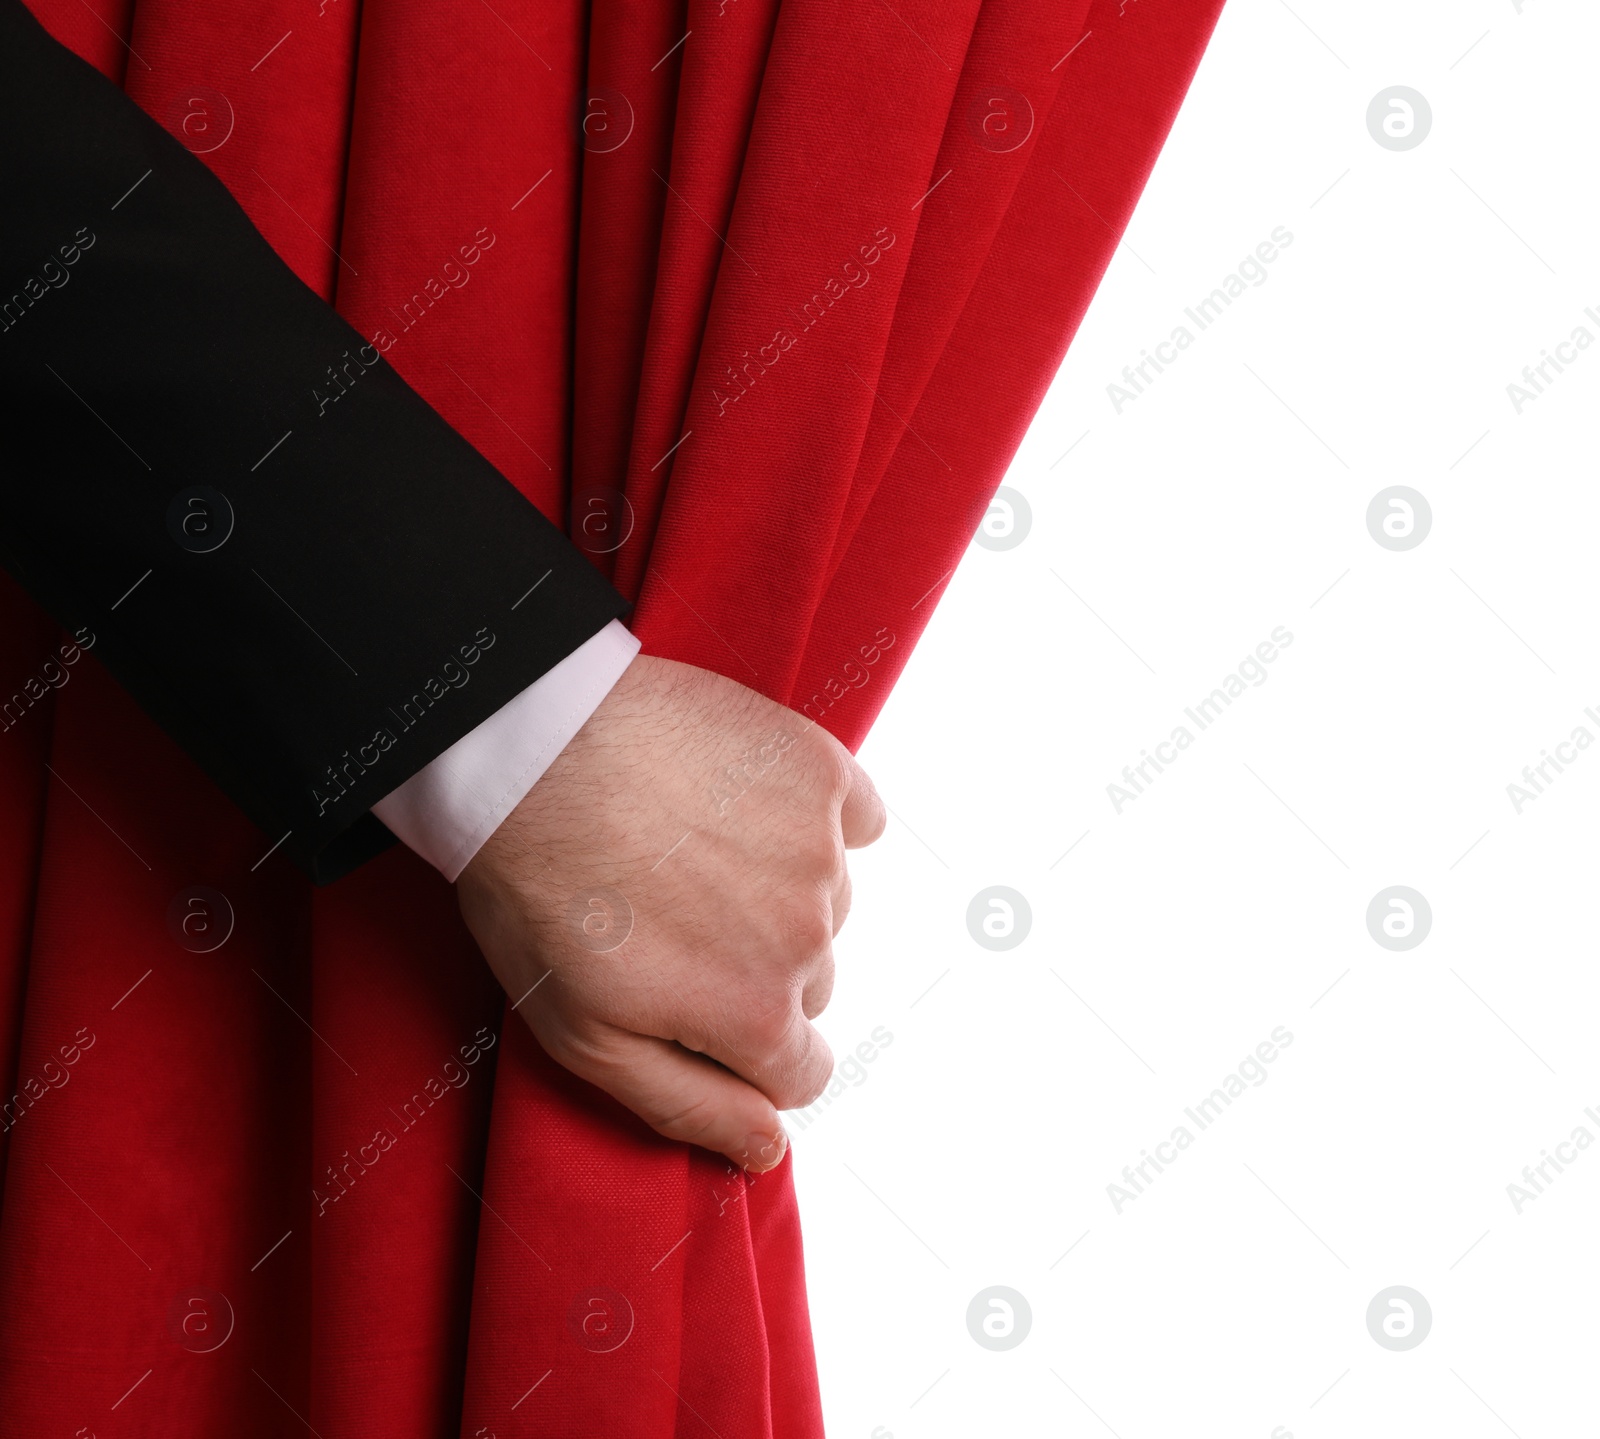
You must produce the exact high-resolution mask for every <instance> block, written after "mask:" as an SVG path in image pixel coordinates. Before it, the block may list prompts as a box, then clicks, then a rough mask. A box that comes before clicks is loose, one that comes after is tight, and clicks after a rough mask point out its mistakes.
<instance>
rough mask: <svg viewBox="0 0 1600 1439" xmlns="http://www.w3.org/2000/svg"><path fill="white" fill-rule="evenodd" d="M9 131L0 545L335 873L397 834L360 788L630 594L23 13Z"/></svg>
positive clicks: (316, 872) (49, 604)
mask: <svg viewBox="0 0 1600 1439" xmlns="http://www.w3.org/2000/svg"><path fill="white" fill-rule="evenodd" d="M0 136H3V137H4V143H3V145H0V560H3V562H4V564H5V566H6V567H7V568H8V569H10V570H11V571H12V573H13V574H14V575H15V576H16V578H17V579H18V581H19V582H20V583H21V584H22V585H23V586H24V587H25V588H26V589H27V590H28V591H29V592H30V593H31V594H32V595H33V596H34V597H35V598H36V599H37V600H38V601H39V602H40V603H41V604H43V605H44V606H45V608H47V609H48V610H50V611H51V613H52V614H53V615H54V616H55V617H56V619H57V620H58V621H59V622H60V623H62V624H63V625H64V626H65V627H66V628H67V629H69V630H77V631H87V632H88V634H89V635H91V636H92V638H93V649H94V654H95V655H96V656H97V657H98V658H99V659H100V660H101V661H102V662H103V663H104V664H105V665H106V667H107V668H108V669H109V670H110V671H111V672H112V674H114V675H115V676H116V677H117V678H118V680H119V681H120V682H121V683H122V684H123V685H124V686H126V688H127V689H128V690H129V691H130V692H131V693H132V695H133V696H134V697H135V699H137V700H138V702H139V703H140V704H141V705H142V706H143V707H144V708H145V709H146V710H147V711H148V712H149V713H150V714H151V715H152V716H153V717H154V718H155V719H156V720H157V721H158V722H159V723H160V724H161V725H162V726H163V728H165V729H166V730H167V731H168V732H169V733H170V734H171V735H172V736H173V737H174V738H175V739H176V740H177V741H178V742H179V743H180V744H181V745H183V746H184V748H185V749H186V750H187V751H188V752H189V754H190V755H192V756H193V758H194V759H195V760H196V761H197V762H198V763H199V764H200V765H201V766H202V767H203V768H204V769H205V770H206V772H207V773H208V774H210V776H211V777H212V778H213V779H214V780H215V781H216V782H217V784H218V785H220V786H221V788H222V789H223V790H224V791H226V793H227V794H228V795H229V796H230V797H231V798H232V799H233V800H234V801H235V802H236V803H237V804H238V805H239V806H240V808H241V809H243V810H244V811H245V813H246V814H247V815H249V816H250V817H251V819H253V820H254V821H255V822H256V823H257V824H259V825H260V826H261V828H262V829H263V830H264V831H265V833H266V835H267V836H268V838H269V839H271V840H278V839H279V838H280V837H283V836H287V837H286V838H284V839H283V849H284V851H285V852H286V853H287V854H289V855H290V856H292V857H293V858H294V859H295V860H296V862H298V863H299V864H300V865H301V866H303V867H304V868H305V869H306V870H307V871H308V872H309V873H310V874H311V875H312V877H313V878H315V879H317V880H318V881H327V880H329V879H333V878H336V877H337V876H338V875H339V874H341V873H343V872H345V871H346V870H348V869H350V868H352V867H353V866H354V865H356V864H359V863H361V862H362V861H363V860H365V859H367V858H368V857H370V856H371V855H372V854H374V853H376V852H377V851H378V850H380V849H382V848H383V847H384V846H385V845H386V844H388V843H390V842H391V840H392V836H390V835H389V833H388V831H387V830H385V829H384V828H383V826H382V825H381V824H379V822H378V821H377V819H376V818H375V817H374V816H372V815H371V814H370V813H369V812H368V811H369V808H370V806H371V805H372V804H373V803H374V802H375V801H376V800H378V799H380V798H382V797H383V796H384V795H385V794H387V793H388V792H389V791H390V790H392V789H394V788H395V787H396V786H397V785H399V784H400V783H401V782H402V781H403V780H405V779H407V778H409V777H410V776H411V775H412V774H414V773H415V772H416V771H417V770H419V769H420V768H422V766H423V765H425V764H427V763H428V762H429V761H430V760H432V759H433V758H434V757H435V756H437V755H438V754H439V753H440V752H441V751H442V750H444V749H446V748H447V747H448V746H449V745H451V744H453V743H454V742H455V741H456V740H457V739H459V738H460V737H461V736H462V735H464V734H465V733H466V732H467V731H468V730H470V729H472V728H473V727H474V726H476V725H477V724H478V723H480V722H481V721H482V720H484V719H485V718H487V717H488V716H489V715H490V714H492V713H493V712H494V711H495V710H496V709H498V708H499V707H500V706H501V705H503V704H504V703H505V702H506V701H507V700H509V699H510V698H511V697H512V696H513V695H515V694H516V693H517V692H518V691H520V690H521V689H523V688H524V687H526V686H527V685H529V684H531V683H532V682H533V681H534V680H535V679H537V678H538V677H539V676H540V675H541V674H543V673H544V672H545V671H546V670H548V669H550V668H551V667H552V666H553V665H555V664H556V663H557V662H558V661H559V660H561V659H562V658H564V657H565V656H566V655H568V654H570V653H571V652H572V651H573V650H575V649H576V648H577V647H578V646H579V645H581V644H582V643H583V642H584V641H585V640H586V639H588V638H589V637H590V636H591V635H593V634H595V633H596V632H597V631H598V630H600V629H601V628H602V627H603V626H604V625H605V624H606V623H607V622H608V621H609V620H611V619H613V618H615V617H618V616H620V615H621V614H623V613H624V611H625V610H626V608H627V606H626V604H625V602H624V601H623V600H622V598H621V597H620V596H619V595H617V593H616V592H615V591H614V590H613V589H612V588H611V587H610V586H609V585H608V584H607V583H606V582H605V580H604V579H603V578H602V577H601V576H600V575H599V573H598V572H597V571H596V570H595V569H594V568H593V566H592V565H591V564H590V563H589V561H588V560H587V559H586V558H585V557H584V555H583V554H582V553H581V552H580V551H579V550H577V549H576V548H575V547H574V546H573V545H572V544H571V543H570V542H569V541H568V540H567V539H566V538H565V537H564V536H563V535H562V534H561V532H560V531H559V530H558V529H556V528H555V527H554V526H553V525H551V524H550V523H549V522H547V521H546V520H545V519H544V517H543V516H542V515H540V513H539V512H538V510H537V509H535V507H534V506H533V505H531V504H529V503H528V502H527V501H526V500H525V499H524V498H523V497H522V496H521V494H519V493H518V491H517V490H516V489H515V488H514V487H513V486H512V485H511V483H510V482H509V481H508V480H506V479H505V478H504V477H503V476H502V475H500V474H499V472H498V471H496V470H495V469H494V467H493V466H492V465H490V464H489V462H488V461H487V460H485V459H484V458H483V457H482V456H481V455H480V454H479V453H478V452H477V451H476V450H474V449H473V448H472V446H471V445H469V444H468V443H467V442H466V441H465V440H464V439H462V438H461V437H460V436H459V435H458V434H457V433H456V432H455V431H454V430H452V429H451V428H450V426H449V425H448V424H446V423H445V422H444V420H442V419H441V418H440V417H439V416H438V414H437V413H436V412H435V411H434V410H433V409H431V408H430V407H429V406H428V404H427V403H426V402H425V401H423V400H422V399H421V398H420V397H419V396H418V395H417V394H416V393H415V392H414V391H413V390H412V389H411V388H410V387H409V386H408V385H407V384H406V383H405V381H404V380H402V379H401V378H400V376H399V375H398V374H397V373H396V372H395V371H394V370H393V369H392V368H390V366H389V365H388V363H387V362H386V361H384V360H383V359H382V358H381V356H379V354H378V353H377V351H376V350H374V349H373V348H372V347H371V346H370V345H367V344H366V343H365V342H364V340H363V338H362V337H361V336H360V335H358V334H357V333H356V332H355V331H354V330H353V329H351V327H350V326H349V325H347V324H346V323H345V322H344V321H343V320H341V319H340V318H339V317H338V315H336V314H335V313H334V312H333V311H332V310H331V309H330V308H329V307H328V306H327V305H326V304H324V303H323V301H322V300H321V299H319V298H318V297H317V296H316V295H315V294H313V293H312V292H311V291H310V290H308V289H307V288H306V287H305V286H304V285H302V284H301V283H300V281H299V280H298V279H296V278H295V276H294V275H293V274H292V273H291V271H290V270H289V269H288V267H287V266H285V265H284V264H283V263H282V262H281V261H280V260H279V259H278V258H277V256H276V255H275V254H274V253H273V252H272V250H271V248H270V247H269V246H268V245H267V243H266V241H265V240H263V239H262V237H261V235H260V234H259V233H258V232H257V231H256V230H255V228H254V227H253V226H252V225H251V224H250V222H249V220H248V219H247V218H246V216H245V214H244V212H243V211H242V210H241V209H240V208H239V206H238V205H237V204H236V203H235V202H234V200H233V199H232V197H231V196H230V195H229V194H228V192H227V190H226V189H225V188H224V187H223V185H222V184H221V183H220V182H219V181H218V180H217V179H216V178H215V177H214V176H213V175H212V174H211V172H210V171H209V170H208V169H207V168H206V166H205V165H204V164H202V163H201V162H200V161H199V160H197V159H196V158H195V157H194V156H192V155H191V154H189V153H188V151H187V150H185V149H184V148H183V147H182V146H181V145H179V144H178V143H177V142H176V141H175V140H174V139H172V138H171V137H170V136H169V135H168V134H167V133H166V132H165V131H164V130H163V129H161V127H160V126H159V125H157V124H155V123H154V122H153V121H151V120H150V119H149V118H148V117H147V116H146V115H145V114H144V112H143V111H141V110H140V109H139V108H138V106H136V105H135V104H134V103H133V102H132V101H130V100H129V99H128V98H127V97H126V96H125V95H123V93H122V92H121V91H120V90H118V89H117V88H116V87H115V86H114V85H112V84H110V83H109V82H108V81H106V80H105V79H104V78H103V77H102V76H101V75H100V74H99V73H98V72H96V71H95V70H93V69H92V68H91V67H90V66H88V65H86V64H84V63H83V62H82V61H80V60H79V59H78V58H77V57H76V56H74V55H73V54H71V53H70V52H69V51H68V50H66V49H65V48H64V47H62V46H60V45H58V44H57V43H56V42H55V41H54V40H52V39H51V38H50V37H49V36H48V35H47V34H46V33H45V32H44V30H43V29H42V28H40V27H39V25H38V24H37V22H36V21H35V20H34V19H33V17H32V16H31V15H30V14H29V13H28V12H27V11H26V10H25V9H24V8H23V6H22V5H20V4H18V3H16V0H0ZM330 366H331V367H332V368H333V370H334V371H335V372H336V374H337V375H338V376H339V377H340V385H341V389H340V391H339V393H340V395H341V397H340V398H339V399H338V401H337V402H336V403H332V404H330V403H327V398H328V396H329V394H331V393H333V392H334V391H333V386H332V384H331V383H330V380H329V368H330ZM530 591H531V593H530ZM3 698H5V696H0V699H3Z"/></svg>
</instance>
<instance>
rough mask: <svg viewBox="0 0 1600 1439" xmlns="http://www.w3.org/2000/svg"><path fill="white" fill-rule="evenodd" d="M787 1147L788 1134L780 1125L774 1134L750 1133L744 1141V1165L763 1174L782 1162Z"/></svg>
mask: <svg viewBox="0 0 1600 1439" xmlns="http://www.w3.org/2000/svg"><path fill="white" fill-rule="evenodd" d="M788 1149H789V1136H788V1135H787V1134H786V1133H785V1132H784V1131H783V1128H782V1127H781V1126H780V1127H779V1129H778V1132H777V1133H776V1134H752V1135H751V1136H750V1137H749V1138H748V1139H747V1140H745V1142H744V1152H745V1155H746V1159H745V1162H744V1167H745V1168H746V1169H749V1170H752V1171H753V1172H755V1173H756V1174H765V1173H766V1172H767V1171H768V1170H769V1169H776V1168H777V1167H778V1166H779V1165H780V1164H782V1163H783V1156H784V1155H785V1154H786V1153H787V1152H788Z"/></svg>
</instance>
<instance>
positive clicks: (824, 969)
mask: <svg viewBox="0 0 1600 1439" xmlns="http://www.w3.org/2000/svg"><path fill="white" fill-rule="evenodd" d="M832 998H833V953H832V951H831V950H830V951H829V952H828V953H827V954H826V955H824V956H823V957H822V959H821V960H820V961H819V962H818V964H817V967H816V968H815V969H813V970H812V971H811V973H810V975H809V976H807V978H806V982H805V987H804V988H803V989H802V990H801V991H800V1012H801V1013H802V1014H803V1015H805V1017H806V1018H807V1019H815V1018H816V1017H817V1016H818V1015H819V1014H821V1013H822V1011H823V1010H825V1009H826V1008H827V1007H828V1001H829V1000H830V999H832Z"/></svg>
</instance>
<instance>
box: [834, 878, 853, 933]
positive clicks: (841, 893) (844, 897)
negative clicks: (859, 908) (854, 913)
mask: <svg viewBox="0 0 1600 1439" xmlns="http://www.w3.org/2000/svg"><path fill="white" fill-rule="evenodd" d="M853 894H854V890H853V889H852V887H851V884H850V871H849V870H847V869H845V868H844V867H843V865H841V866H840V868H839V879H838V882H837V883H836V884H835V885H834V887H833V934H834V938H836V939H837V938H838V935H839V931H840V930H841V929H843V928H844V922H845V919H846V918H847V916H848V915H849V913H850V900H851V897H852V895H853Z"/></svg>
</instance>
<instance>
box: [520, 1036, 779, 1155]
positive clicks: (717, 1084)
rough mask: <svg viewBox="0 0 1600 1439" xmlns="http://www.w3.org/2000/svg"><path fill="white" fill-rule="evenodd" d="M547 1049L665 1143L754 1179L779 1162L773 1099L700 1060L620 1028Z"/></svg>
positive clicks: (676, 1047) (667, 1043)
mask: <svg viewBox="0 0 1600 1439" xmlns="http://www.w3.org/2000/svg"><path fill="white" fill-rule="evenodd" d="M547 1047H548V1048H550V1052H551V1054H552V1056H553V1057H554V1058H555V1059H556V1061H557V1062H558V1063H560V1064H563V1065H565V1066H566V1067H567V1068H568V1069H570V1070H572V1072H573V1073H574V1074H576V1075H577V1076H578V1077H579V1078H580V1079H587V1080H588V1081H589V1082H590V1083H591V1084H595V1085H598V1086H599V1087H600V1088H601V1089H603V1090H605V1091H606V1093H607V1094H609V1095H611V1096H612V1097H613V1098H614V1099H616V1100H618V1101H619V1102H620V1103H622V1104H624V1105H626V1106H627V1107H628V1108H629V1109H631V1110H632V1111H633V1112H634V1113H635V1114H637V1115H638V1116H639V1118H640V1119H642V1120H644V1122H645V1123H646V1124H648V1125H649V1126H650V1127H651V1128H652V1129H653V1130H655V1131H656V1133H657V1134H660V1135H662V1136H663V1137H665V1138H667V1139H674V1140H678V1141H679V1142H681V1143H685V1144H697V1145H699V1146H700V1147H701V1148H702V1149H710V1150H714V1151H715V1152H716V1153H718V1154H722V1155H725V1156H727V1158H728V1159H730V1160H732V1161H733V1163H735V1164H738V1165H741V1166H742V1167H744V1168H746V1169H749V1170H751V1171H753V1172H755V1173H758V1174H759V1173H764V1172H765V1171H767V1170H769V1169H773V1168H775V1167H776V1166H777V1165H778V1164H779V1163H781V1162H782V1160H783V1156H784V1153H785V1151H786V1150H787V1148H788V1145H789V1136H788V1135H787V1134H785V1133H784V1129H783V1125H782V1124H780V1123H779V1121H778V1114H777V1111H776V1110H775V1109H774V1108H773V1107H772V1103H771V1101H770V1100H769V1099H768V1098H767V1097H766V1096H765V1095H764V1094H762V1093H761V1091H760V1090H758V1089H756V1088H755V1087H754V1086H753V1085H750V1084H746V1083H745V1082H744V1080H742V1079H740V1078H739V1077H738V1076H737V1075H734V1074H730V1073H729V1072H728V1071H727V1070H726V1069H724V1068H723V1067H722V1066H721V1065H720V1064H718V1063H716V1062H715V1061H714V1060H711V1059H707V1058H706V1057H705V1056H704V1055H700V1054H692V1053H690V1052H689V1051H688V1050H686V1049H684V1048H683V1047H682V1046H681V1045H678V1044H674V1043H672V1041H670V1040H666V1039H656V1038H654V1037H652V1036H649V1035H643V1034H630V1033H628V1032H626V1031H624V1030H613V1031H612V1032H611V1033H610V1034H608V1035H607V1036H606V1037H605V1038H604V1039H602V1040H599V1041H595V1042H589V1043H583V1044H578V1043H575V1042H574V1043H562V1042H557V1043H555V1044H552V1045H550V1046H547Z"/></svg>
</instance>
